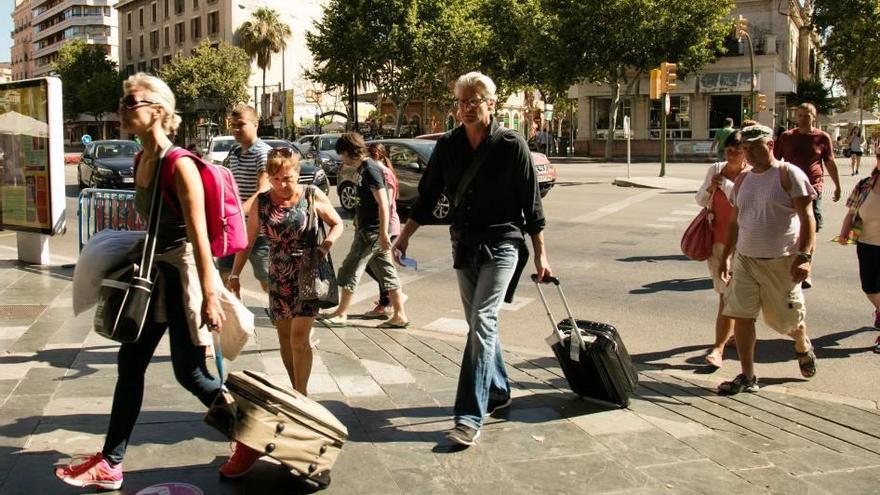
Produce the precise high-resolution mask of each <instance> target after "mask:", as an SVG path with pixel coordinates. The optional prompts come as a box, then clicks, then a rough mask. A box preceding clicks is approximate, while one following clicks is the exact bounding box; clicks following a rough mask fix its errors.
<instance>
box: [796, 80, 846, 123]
mask: <svg viewBox="0 0 880 495" xmlns="http://www.w3.org/2000/svg"><path fill="white" fill-rule="evenodd" d="M791 100H792V103H793V104H794V105H800V104H801V103H812V104H813V105H815V106H816V111H818V112H819V113H820V114H823V115H828V114H830V113H831V112H832V111H834V110H836V109H837V107H838V101H836V99H835V98H833V97H832V96H831V90H830V89H829V88H828V87H827V86H825V84H824V83H823V82H822V81H819V80H807V81H801V82H799V83H798V85H797V93H795V94H794V95H793V97H792V99H791Z"/></svg>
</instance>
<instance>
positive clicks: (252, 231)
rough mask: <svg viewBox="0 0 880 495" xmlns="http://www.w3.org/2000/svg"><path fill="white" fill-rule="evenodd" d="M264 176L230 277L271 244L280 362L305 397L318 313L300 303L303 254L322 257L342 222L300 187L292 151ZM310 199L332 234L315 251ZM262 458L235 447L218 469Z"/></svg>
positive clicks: (317, 195) (234, 469)
mask: <svg viewBox="0 0 880 495" xmlns="http://www.w3.org/2000/svg"><path fill="white" fill-rule="evenodd" d="M266 173H267V174H268V175H269V182H270V183H271V184H272V187H271V189H269V190H268V191H264V192H262V193H260V194H259V196H257V201H254V203H253V205H252V206H251V211H250V212H249V213H248V220H247V231H248V247H247V249H245V250H244V251H241V252H239V253H236V255H235V262H234V264H233V266H232V274H233V275H238V274H240V273H241V271H242V270H243V269H244V265H245V263H246V262H247V260H248V257H249V256H250V251H251V248H252V247H253V245H254V241H255V240H256V238H257V234H260V233H262V234H263V235H264V236H266V239H267V240H268V241H269V312H270V313H271V315H272V320H273V321H274V322H275V327H276V328H277V330H278V341H279V344H280V348H281V360H282V361H283V362H284V367H285V368H286V369H287V375H288V376H289V377H290V383H291V385H293V388H294V389H296V390H297V391H299V392H301V393H302V394H306V389H307V387H308V383H309V375H310V374H311V372H312V347H311V345H309V334H310V332H311V330H312V324H313V323H314V322H315V316H316V315H317V314H318V307H317V306H314V305H312V304H308V303H303V302H302V301H301V300H300V298H299V278H300V273H301V272H302V264H303V259H304V257H303V251H305V250H308V249H317V250H318V251H319V252H320V253H321V254H322V255H324V256H326V255H327V253H329V252H330V248H331V247H332V246H333V243H334V242H335V241H336V240H337V239H339V236H340V235H342V219H341V218H339V214H338V213H336V209H334V208H333V205H331V204H330V200H329V199H327V196H326V195H325V194H324V193H323V192H321V191H320V190H319V189H317V188H315V187H314V186H303V185H300V184H299V183H298V181H299V160H298V158H297V154H296V153H293V152H292V150H291V149H290V148H273V149H272V150H271V151H269V154H268V155H267V159H266ZM309 198H314V203H315V204H314V208H315V212H316V213H317V215H318V217H320V218H321V220H323V221H324V223H326V224H327V226H328V227H329V228H330V230H329V231H328V232H327V236H326V237H325V238H324V241H323V242H322V243H321V245H320V246H317V247H316V246H315V243H316V236H317V235H318V232H317V226H316V225H315V224H316V223H317V222H313V223H311V226H310V222H309V221H308V220H309V210H310V208H311V206H312V205H310V204H309V203H310V200H309ZM229 289H230V290H232V291H233V292H235V293H236V295H238V296H239V297H241V295H240V294H239V292H240V290H241V287H240V285H239V280H238V277H229ZM260 456H262V452H260V451H257V450H254V449H252V448H250V447H248V446H247V445H245V444H243V443H240V442H235V450H234V452H233V454H232V457H230V458H229V460H228V461H227V462H226V464H224V465H223V466H222V467H221V468H220V473H221V474H222V475H223V476H225V477H227V478H237V477H239V476H243V475H244V474H246V473H247V472H248V471H249V470H250V468H251V467H252V466H253V465H254V463H256V462H257V459H259V458H260Z"/></svg>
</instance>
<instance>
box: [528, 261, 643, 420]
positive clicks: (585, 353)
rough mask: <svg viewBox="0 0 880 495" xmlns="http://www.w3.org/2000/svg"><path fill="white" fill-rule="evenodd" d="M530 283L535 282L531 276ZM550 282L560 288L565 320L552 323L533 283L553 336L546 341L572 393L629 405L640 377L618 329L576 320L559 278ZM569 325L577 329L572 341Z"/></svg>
mask: <svg viewBox="0 0 880 495" xmlns="http://www.w3.org/2000/svg"><path fill="white" fill-rule="evenodd" d="M532 280H535V276H534V275H533V276H532ZM549 282H550V283H552V284H554V285H556V288H557V289H559V296H560V298H561V299H562V304H563V306H565V310H566V311H567V312H568V319H565V320H562V321H560V322H559V323H558V324H557V323H555V322H556V319H555V318H553V314H552V313H551V312H550V306H549V305H548V304H547V299H546V298H545V297H544V291H543V290H542V289H541V284H536V285H537V287H538V295H540V296H541V302H542V303H544V308H545V309H546V310H547V316H548V317H549V318H550V324H551V326H552V327H553V333H552V334H550V336H548V337H547V339H546V340H547V343H548V344H550V347H551V348H552V349H553V353H554V354H555V355H556V359H558V360H559V365H560V366H561V367H562V371H563V373H565V379H566V380H568V384H569V386H570V387H571V390H572V391H573V392H574V393H576V394H578V395H580V396H583V397H588V398H591V399H598V400H601V401H605V402H610V403H613V404H617V405H618V406H620V407H626V406H628V405H629V399H630V397H631V396H632V394H633V392H634V390H635V388H636V385H638V382H639V377H638V373H637V372H636V369H635V368H634V367H633V365H632V360H631V359H630V357H629V353H628V352H626V346H624V345H623V340H621V339H620V335H619V334H618V333H617V329H616V328H614V327H613V326H611V325H609V324H607V323H598V322H595V321H587V320H577V319H575V317H574V315H572V313H571V308H570V307H569V306H568V301H567V300H566V299H565V294H564V293H563V292H562V286H560V284H559V279H558V278H556V277H552V278H551V279H550V280H549ZM572 324H574V325H575V326H576V327H577V328H578V331H577V332H574V338H572V331H571V329H572Z"/></svg>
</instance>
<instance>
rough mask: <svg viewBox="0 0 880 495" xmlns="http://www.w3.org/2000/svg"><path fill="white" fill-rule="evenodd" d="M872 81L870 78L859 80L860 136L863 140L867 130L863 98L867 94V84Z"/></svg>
mask: <svg viewBox="0 0 880 495" xmlns="http://www.w3.org/2000/svg"><path fill="white" fill-rule="evenodd" d="M870 79H871V78H869V77H860V78H859V83H860V84H859V136H861V137H862V139H865V130H864V129H863V127H864V121H865V119H864V116H863V113H864V110H863V109H862V108H863V107H864V101H863V100H862V98H863V96H864V94H865V84H867V83H868V81H869V80H870Z"/></svg>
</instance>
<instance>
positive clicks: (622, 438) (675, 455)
mask: <svg viewBox="0 0 880 495" xmlns="http://www.w3.org/2000/svg"><path fill="white" fill-rule="evenodd" d="M597 439H598V441H599V442H600V443H601V444H602V445H603V446H604V447H605V449H606V450H607V452H608V456H609V457H611V458H613V459H614V460H616V461H618V462H620V463H621V464H623V465H625V466H627V467H643V466H652V465H660V464H675V463H678V462H682V461H693V460H697V459H703V458H704V456H703V455H702V454H700V452H698V451H696V450H694V449H693V448H692V447H691V446H689V445H688V444H687V443H685V442H683V441H682V440H679V439H676V438H673V437H672V436H670V435H668V434H666V433H665V432H662V431H657V430H653V431H640V432H631V433H622V434H615V435H602V436H600V437H597ZM707 440H708V439H707Z"/></svg>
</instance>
